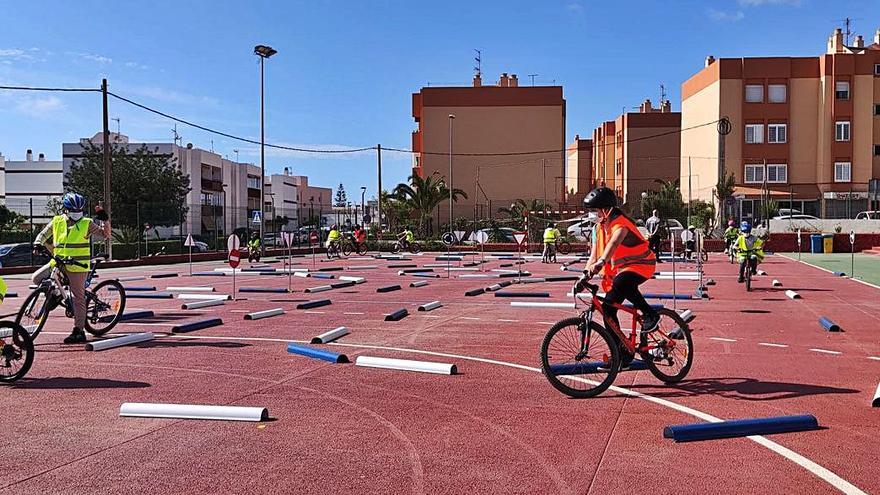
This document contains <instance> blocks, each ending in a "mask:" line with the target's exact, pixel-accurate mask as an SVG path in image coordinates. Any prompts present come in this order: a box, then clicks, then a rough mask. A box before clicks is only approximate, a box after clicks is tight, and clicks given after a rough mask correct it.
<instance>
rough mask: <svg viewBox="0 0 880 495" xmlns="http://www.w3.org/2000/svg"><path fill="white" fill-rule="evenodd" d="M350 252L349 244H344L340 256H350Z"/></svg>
mask: <svg viewBox="0 0 880 495" xmlns="http://www.w3.org/2000/svg"><path fill="white" fill-rule="evenodd" d="M351 250H352V246H351V243H349V242H346V243H345V244H343V245H342V254H344V255H345V256H349V255H351Z"/></svg>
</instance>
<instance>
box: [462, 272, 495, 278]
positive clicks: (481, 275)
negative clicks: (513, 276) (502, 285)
mask: <svg viewBox="0 0 880 495" xmlns="http://www.w3.org/2000/svg"><path fill="white" fill-rule="evenodd" d="M492 277H497V275H494V276H493V275H489V274H487V273H463V274H461V275H459V276H458V278H492Z"/></svg>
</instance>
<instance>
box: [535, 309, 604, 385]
mask: <svg viewBox="0 0 880 495" xmlns="http://www.w3.org/2000/svg"><path fill="white" fill-rule="evenodd" d="M619 369H620V354H619V351H618V344H617V342H616V340H615V339H614V338H613V337H612V336H611V335H610V334H609V333H608V331H607V330H606V329H605V327H603V326H601V325H599V324H598V323H596V322H593V321H591V322H586V321H584V319H583V318H566V319H564V320H561V321H559V322H557V323H556V324H555V325H553V326H552V327H551V328H550V330H549V331H548V332H547V335H546V336H544V341H543V342H542V343H541V371H542V372H543V373H544V376H545V377H547V380H548V381H549V382H550V385H553V387H554V388H555V389H556V390H559V391H560V392H562V393H563V394H565V395H568V396H570V397H578V398H581V397H594V396H596V395H599V394H601V393H602V392H604V391H605V390H606V389H607V388H608V387H610V386H611V384H612V383H614V378H615V377H616V376H617V372H618V370H619Z"/></svg>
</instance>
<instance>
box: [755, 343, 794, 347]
mask: <svg viewBox="0 0 880 495" xmlns="http://www.w3.org/2000/svg"><path fill="white" fill-rule="evenodd" d="M758 345H763V346H767V347H788V346H787V345H785V344H772V343H770V342H758Z"/></svg>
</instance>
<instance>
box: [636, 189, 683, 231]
mask: <svg viewBox="0 0 880 495" xmlns="http://www.w3.org/2000/svg"><path fill="white" fill-rule="evenodd" d="M654 182H656V183H657V184H658V185H659V186H660V187H659V188H658V189H657V190H656V191H648V195H647V196H645V198H644V199H643V200H642V214H643V215H644V216H645V217H646V218H647V217H649V216H650V215H651V211H652V210H657V211H658V212H660V217H661V218H674V219H677V220H679V221H681V222H682V223H684V221H685V217H686V216H687V211H686V210H687V207H686V206H685V203H684V201H682V199H681V189H680V188H679V182H678V179H676V180H673V181H668V180H662V179H655V180H654Z"/></svg>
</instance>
